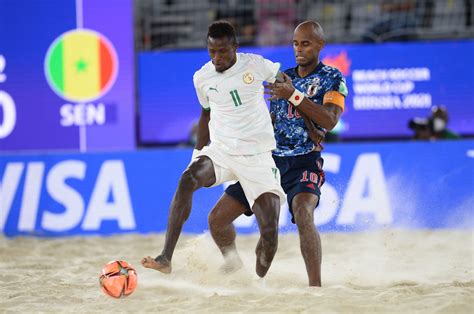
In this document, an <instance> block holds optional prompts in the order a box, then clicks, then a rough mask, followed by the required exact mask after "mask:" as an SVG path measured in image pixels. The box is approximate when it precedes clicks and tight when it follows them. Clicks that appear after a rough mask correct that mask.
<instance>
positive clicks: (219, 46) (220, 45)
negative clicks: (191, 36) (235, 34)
mask: <svg viewBox="0 0 474 314" xmlns="http://www.w3.org/2000/svg"><path fill="white" fill-rule="evenodd" d="M207 51H208V52H209V56H210V57H211V60H212V63H213V64H214V67H215V68H216V71H217V72H224V71H225V70H227V69H228V68H230V67H231V66H233V65H234V63H235V61H236V58H237V56H236V51H237V45H236V44H235V43H234V42H233V41H232V40H231V39H230V38H227V37H223V38H212V37H209V38H208V39H207Z"/></svg>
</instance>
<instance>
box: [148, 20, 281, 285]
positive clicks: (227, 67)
mask: <svg viewBox="0 0 474 314" xmlns="http://www.w3.org/2000/svg"><path fill="white" fill-rule="evenodd" d="M207 47H208V52H209V55H210V57H211V61H209V62H208V63H206V64H205V65H204V66H203V67H202V68H201V69H200V70H198V71H197V72H196V73H195V74H194V86H195V88H196V93H197V96H198V99H199V102H200V104H201V106H202V111H201V117H200V119H199V123H198V135H197V143H196V147H195V150H194V152H193V157H192V162H191V164H190V165H189V166H188V168H187V169H186V170H185V171H184V172H183V174H182V176H181V178H180V180H179V183H178V187H177V190H176V193H175V195H174V197H173V200H172V202H171V206H170V212H169V218H168V227H167V230H166V239H165V244H164V248H163V251H162V252H161V254H159V255H158V256H157V257H156V258H152V257H150V256H147V257H145V258H143V259H142V261H141V262H142V265H143V266H144V267H147V268H153V269H155V270H158V271H161V272H163V273H170V272H171V259H172V256H173V252H174V250H175V247H176V243H177V241H178V238H179V235H180V233H181V229H182V227H183V224H184V222H185V221H186V220H187V218H188V217H189V214H190V212H191V208H192V197H193V193H194V191H196V190H197V189H199V188H201V187H211V186H216V185H219V184H222V183H224V182H226V181H231V180H238V181H239V182H240V183H241V185H242V188H243V190H244V192H245V196H246V198H247V201H248V202H249V204H250V207H251V209H252V211H253V213H254V214H255V217H256V219H257V222H258V226H259V229H260V239H259V241H258V243H257V247H256V251H255V252H256V255H257V256H256V257H257V258H256V273H257V275H258V276H259V277H264V276H265V275H266V273H267V271H268V269H269V267H270V265H271V263H272V260H273V257H274V256H275V253H276V250H277V245H278V219H279V214H280V204H281V203H283V202H284V201H285V194H284V192H283V189H282V187H281V185H280V173H279V170H278V168H277V167H276V165H275V162H274V161H273V158H272V153H271V151H272V150H273V149H275V147H276V142H275V137H274V133H273V126H272V121H271V117H270V113H269V111H268V108H267V105H266V103H265V99H264V88H263V82H265V81H266V82H270V83H273V82H274V81H275V79H276V77H277V76H278V75H281V74H280V73H279V68H280V65H279V64H278V63H273V62H271V61H269V60H267V59H264V58H263V57H262V56H259V55H255V54H243V53H237V41H236V36H235V31H234V28H233V26H232V25H231V24H230V23H228V22H225V21H218V22H214V23H212V24H211V25H210V26H209V30H208V35H207ZM209 141H210V144H209ZM208 144H209V145H208ZM206 145H208V146H206Z"/></svg>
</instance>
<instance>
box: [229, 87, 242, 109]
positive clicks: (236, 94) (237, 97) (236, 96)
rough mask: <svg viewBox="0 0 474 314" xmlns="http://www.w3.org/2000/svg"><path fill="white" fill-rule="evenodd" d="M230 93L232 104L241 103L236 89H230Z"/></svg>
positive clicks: (237, 104) (238, 104)
mask: <svg viewBox="0 0 474 314" xmlns="http://www.w3.org/2000/svg"><path fill="white" fill-rule="evenodd" d="M230 95H231V96H232V100H233V101H234V105H235V106H236V107H238V106H240V105H242V101H241V100H240V96H239V92H238V91H237V90H236V89H234V90H232V91H230Z"/></svg>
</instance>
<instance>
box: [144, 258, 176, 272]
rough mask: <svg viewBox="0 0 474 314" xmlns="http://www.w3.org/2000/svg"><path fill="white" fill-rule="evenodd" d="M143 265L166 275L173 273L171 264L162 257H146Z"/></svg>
mask: <svg viewBox="0 0 474 314" xmlns="http://www.w3.org/2000/svg"><path fill="white" fill-rule="evenodd" d="M141 263H142V265H143V267H146V268H151V269H154V270H157V271H160V272H162V273H164V274H169V273H171V262H170V261H169V260H167V259H166V258H165V257H163V256H161V255H158V256H157V257H156V258H151V257H150V256H147V257H144V258H143V259H142V261H141Z"/></svg>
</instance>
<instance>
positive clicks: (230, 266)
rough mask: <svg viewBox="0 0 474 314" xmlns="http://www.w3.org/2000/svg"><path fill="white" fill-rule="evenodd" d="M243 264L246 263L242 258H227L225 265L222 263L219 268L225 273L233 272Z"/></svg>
mask: <svg viewBox="0 0 474 314" xmlns="http://www.w3.org/2000/svg"><path fill="white" fill-rule="evenodd" d="M243 265H244V263H242V260H241V259H240V258H239V257H237V259H232V260H230V259H226V261H225V262H224V265H222V266H221V267H220V268H219V270H220V271H221V272H223V273H224V274H232V273H235V272H236V271H238V270H239V269H241V268H242V266H243Z"/></svg>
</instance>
